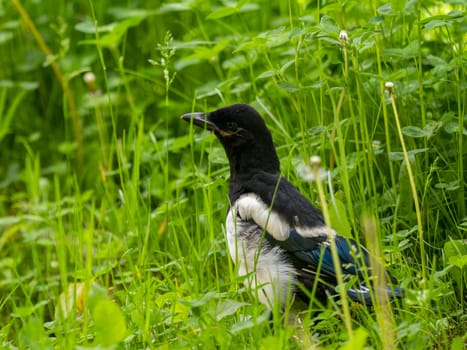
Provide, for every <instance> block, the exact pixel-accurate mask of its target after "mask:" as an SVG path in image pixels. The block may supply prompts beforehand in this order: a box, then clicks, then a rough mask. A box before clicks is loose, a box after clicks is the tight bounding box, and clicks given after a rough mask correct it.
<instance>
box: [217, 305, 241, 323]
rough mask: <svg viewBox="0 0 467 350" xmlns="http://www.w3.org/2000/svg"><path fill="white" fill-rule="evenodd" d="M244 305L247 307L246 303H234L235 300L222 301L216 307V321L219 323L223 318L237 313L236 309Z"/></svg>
mask: <svg viewBox="0 0 467 350" xmlns="http://www.w3.org/2000/svg"><path fill="white" fill-rule="evenodd" d="M246 305H248V303H242V302H239V301H235V300H226V301H223V302H221V303H219V305H217V309H216V319H217V320H218V321H220V320H222V319H223V318H224V317H227V316H230V315H233V314H234V313H235V312H237V310H238V309H240V308H241V307H243V306H246Z"/></svg>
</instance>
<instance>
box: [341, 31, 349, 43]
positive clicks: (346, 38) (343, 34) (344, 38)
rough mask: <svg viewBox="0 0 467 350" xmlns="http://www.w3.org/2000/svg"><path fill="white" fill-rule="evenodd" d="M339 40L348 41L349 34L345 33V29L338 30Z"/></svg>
mask: <svg viewBox="0 0 467 350" xmlns="http://www.w3.org/2000/svg"><path fill="white" fill-rule="evenodd" d="M339 40H340V41H349V35H348V34H347V31H345V30H341V31H340V33H339Z"/></svg>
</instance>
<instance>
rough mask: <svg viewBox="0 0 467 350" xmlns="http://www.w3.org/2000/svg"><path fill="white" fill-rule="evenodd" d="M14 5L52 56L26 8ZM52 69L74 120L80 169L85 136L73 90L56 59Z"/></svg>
mask: <svg viewBox="0 0 467 350" xmlns="http://www.w3.org/2000/svg"><path fill="white" fill-rule="evenodd" d="M11 2H12V3H13V6H14V7H15V8H16V11H18V13H19V14H20V16H21V18H22V20H23V22H24V23H25V24H26V27H27V28H28V29H29V30H30V31H31V34H32V35H33V37H34V39H35V40H36V42H37V44H38V45H39V47H40V49H41V50H42V52H43V53H44V55H45V56H46V57H51V56H52V55H53V54H52V51H51V50H50V48H49V47H48V46H47V44H46V42H45V40H44V38H43V37H42V35H41V33H40V32H39V30H38V29H37V27H36V25H35V24H34V22H33V20H32V19H31V17H30V16H29V14H28V12H27V11H26V9H25V8H24V7H23V5H22V4H21V1H19V0H11ZM50 65H51V67H52V70H53V71H54V74H55V77H56V78H57V80H58V82H59V83H60V86H61V87H62V90H63V94H64V95H65V98H66V101H67V104H68V111H69V113H70V117H71V122H72V129H73V135H74V138H75V142H76V152H77V153H76V159H77V166H78V169H81V167H82V165H83V137H82V133H81V126H80V122H79V117H78V110H77V108H76V103H75V99H74V96H73V93H72V92H71V89H70V86H69V85H68V80H67V79H66V78H65V76H64V74H63V72H62V70H61V68H60V66H59V65H58V63H57V61H56V60H52V61H51V62H50Z"/></svg>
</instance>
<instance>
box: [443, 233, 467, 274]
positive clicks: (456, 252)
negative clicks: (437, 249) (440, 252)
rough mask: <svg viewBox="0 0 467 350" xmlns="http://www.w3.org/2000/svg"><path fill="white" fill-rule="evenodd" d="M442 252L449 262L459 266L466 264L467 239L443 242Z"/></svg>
mask: <svg viewBox="0 0 467 350" xmlns="http://www.w3.org/2000/svg"><path fill="white" fill-rule="evenodd" d="M444 254H445V255H446V258H447V259H448V263H449V264H452V265H455V266H457V267H459V268H463V267H464V266H467V239H464V240H451V241H449V242H446V243H445V244H444Z"/></svg>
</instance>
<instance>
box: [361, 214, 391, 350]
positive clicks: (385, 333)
mask: <svg viewBox="0 0 467 350" xmlns="http://www.w3.org/2000/svg"><path fill="white" fill-rule="evenodd" d="M362 227H363V230H364V232H365V235H366V242H367V248H368V251H369V252H370V267H371V272H372V273H371V279H372V284H373V288H374V293H375V295H374V297H375V313H376V321H377V323H378V326H379V329H380V331H381V336H380V338H381V344H382V349H383V350H393V349H396V340H395V339H396V334H395V329H394V317H393V314H392V309H391V305H390V302H389V296H388V293H387V280H386V271H385V269H384V257H383V254H382V251H381V238H380V235H379V231H378V229H377V226H376V220H375V218H374V217H371V216H363V217H362Z"/></svg>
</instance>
